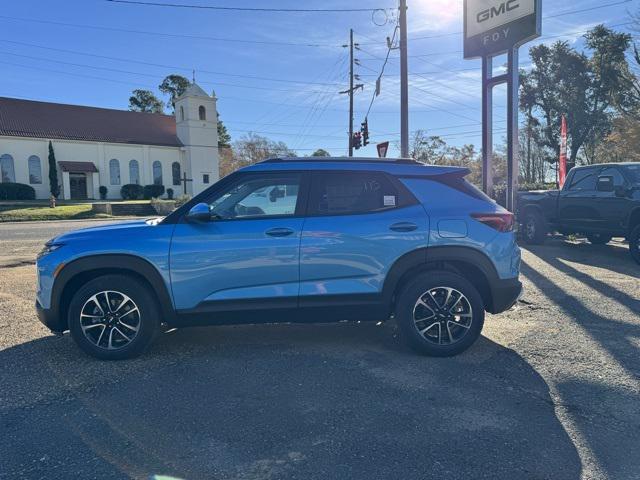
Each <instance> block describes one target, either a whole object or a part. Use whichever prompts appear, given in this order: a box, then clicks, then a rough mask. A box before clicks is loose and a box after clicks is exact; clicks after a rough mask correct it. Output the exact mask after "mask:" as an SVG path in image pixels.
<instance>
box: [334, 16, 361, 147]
mask: <svg viewBox="0 0 640 480" xmlns="http://www.w3.org/2000/svg"><path fill="white" fill-rule="evenodd" d="M346 46H347V45H343V47H346ZM348 47H349V89H348V90H344V91H342V92H339V93H341V94H345V93H346V94H348V95H349V156H350V157H353V94H354V93H355V91H356V90H358V89H359V88H364V85H363V84H362V83H357V84H355V85H354V84H353V80H354V78H355V77H356V75H355V74H354V73H353V65H354V64H356V63H357V62H358V60H357V59H355V58H353V49H354V48H358V44H357V43H353V28H352V29H350V30H349V45H348ZM358 65H359V64H358Z"/></svg>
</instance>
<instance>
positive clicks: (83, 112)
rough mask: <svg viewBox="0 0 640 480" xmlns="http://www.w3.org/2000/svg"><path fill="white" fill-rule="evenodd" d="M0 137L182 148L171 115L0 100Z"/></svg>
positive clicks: (12, 99)
mask: <svg viewBox="0 0 640 480" xmlns="http://www.w3.org/2000/svg"><path fill="white" fill-rule="evenodd" d="M0 135H8V136H12V137H33V138H46V139H48V138H51V139H62V140H85V141H95V142H112V143H133V144H141V145H166V146H174V147H179V146H182V143H180V140H178V137H177V136H176V122H175V118H174V117H173V115H162V114H158V113H140V112H129V111H126V110H111V109H107V108H96V107H84V106H80V105H65V104H61V103H49V102H37V101H33V100H20V99H17V98H6V97H0Z"/></svg>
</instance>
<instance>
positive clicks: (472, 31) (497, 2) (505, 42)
mask: <svg viewBox="0 0 640 480" xmlns="http://www.w3.org/2000/svg"><path fill="white" fill-rule="evenodd" d="M540 4H541V1H540V0H465V2H464V58H477V57H483V56H489V55H499V54H501V53H504V52H506V51H507V50H509V49H510V48H513V47H516V46H519V45H521V44H523V43H525V42H527V41H529V40H532V39H534V38H536V37H538V36H540V10H541V9H540Z"/></svg>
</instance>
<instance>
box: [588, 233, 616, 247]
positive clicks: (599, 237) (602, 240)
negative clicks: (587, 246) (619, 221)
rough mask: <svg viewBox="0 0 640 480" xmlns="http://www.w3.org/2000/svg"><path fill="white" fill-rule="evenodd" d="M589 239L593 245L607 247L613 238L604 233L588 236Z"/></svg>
mask: <svg viewBox="0 0 640 480" xmlns="http://www.w3.org/2000/svg"><path fill="white" fill-rule="evenodd" d="M587 238H588V239H589V242H590V243H592V244H593V245H605V244H607V243H609V242H610V241H611V238H613V237H612V236H611V235H606V234H604V233H590V234H589V235H587Z"/></svg>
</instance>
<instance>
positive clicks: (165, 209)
mask: <svg viewBox="0 0 640 480" xmlns="http://www.w3.org/2000/svg"><path fill="white" fill-rule="evenodd" d="M150 203H151V206H152V207H153V208H154V209H155V211H156V213H157V214H158V215H163V216H165V215H169V214H170V213H171V212H173V211H174V210H175V209H176V202H175V200H161V199H159V198H152V199H151V202H150Z"/></svg>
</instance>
